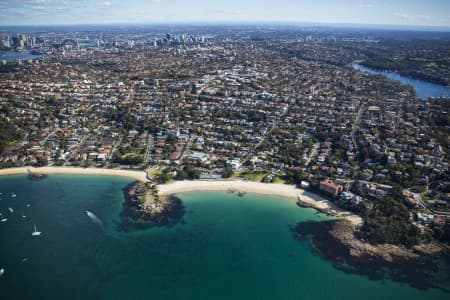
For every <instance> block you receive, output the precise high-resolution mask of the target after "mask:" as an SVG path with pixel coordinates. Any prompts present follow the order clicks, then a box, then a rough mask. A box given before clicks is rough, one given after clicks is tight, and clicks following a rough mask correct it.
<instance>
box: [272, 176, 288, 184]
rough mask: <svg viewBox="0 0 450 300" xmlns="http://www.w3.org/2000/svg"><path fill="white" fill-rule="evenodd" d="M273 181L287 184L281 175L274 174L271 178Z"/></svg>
mask: <svg viewBox="0 0 450 300" xmlns="http://www.w3.org/2000/svg"><path fill="white" fill-rule="evenodd" d="M273 183H282V184H287V181H286V180H284V179H283V178H282V177H279V176H275V178H274V179H273Z"/></svg>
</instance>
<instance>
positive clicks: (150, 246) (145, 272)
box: [0, 175, 448, 300]
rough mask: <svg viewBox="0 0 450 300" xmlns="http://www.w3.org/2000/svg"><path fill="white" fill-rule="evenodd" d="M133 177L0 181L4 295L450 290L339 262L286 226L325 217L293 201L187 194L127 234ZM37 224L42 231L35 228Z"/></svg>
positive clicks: (424, 295) (390, 294)
mask: <svg viewBox="0 0 450 300" xmlns="http://www.w3.org/2000/svg"><path fill="white" fill-rule="evenodd" d="M129 182H130V180H129V179H126V178H120V177H100V176H86V177H83V176H62V175H60V176H57V175H51V176H49V177H48V178H47V179H45V180H43V181H40V182H32V181H28V180H27V179H26V178H25V177H24V176H10V177H0V192H2V195H1V196H0V197H1V200H0V212H1V213H3V214H4V215H5V216H6V217H7V218H8V221H7V222H5V223H0V241H1V242H0V243H1V245H0V268H5V270H6V272H5V274H4V275H3V276H2V277H0V297H1V299H361V298H364V299H367V300H370V299H398V298H402V297H405V298H404V299H406V297H407V298H408V299H435V297H442V298H443V299H445V298H447V297H448V294H445V293H443V292H442V291H440V290H437V289H428V290H424V291H423V290H417V289H414V288H412V287H410V286H409V285H407V284H400V283H397V282H392V281H384V282H379V281H374V280H370V279H368V278H367V277H365V276H360V275H354V274H348V273H344V272H342V271H339V270H338V269H336V268H334V267H333V264H332V263H331V262H329V261H326V260H323V259H322V258H321V257H320V255H318V254H317V253H316V251H315V250H314V249H313V248H312V247H311V246H310V243H309V242H308V241H307V240H304V241H297V240H295V239H294V238H293V235H292V232H291V231H290V229H289V226H290V225H293V224H295V223H297V222H299V221H310V220H313V221H321V220H327V217H325V216H323V215H319V214H316V213H315V212H314V211H313V210H311V209H301V208H299V207H297V206H296V205H295V203H293V201H291V200H287V199H277V198H273V197H267V196H260V195H252V194H247V195H245V196H244V197H238V196H237V195H235V194H230V193H221V192H215V193H211V192H208V193H188V194H183V195H181V198H182V199H183V202H184V205H185V207H186V215H185V216H184V219H183V221H182V222H180V223H178V224H177V225H175V226H173V227H170V228H150V229H147V230H143V231H135V232H131V233H130V232H120V231H118V230H117V228H118V224H119V222H120V219H119V216H118V215H119V213H120V211H121V208H122V202H123V194H122V189H123V188H124V187H125V186H126V185H127V184H128V183H129ZM11 193H15V194H16V195H17V196H16V197H12V196H11ZM27 204H30V207H27ZM8 207H11V208H13V209H14V213H10V212H8ZM85 210H89V211H92V212H93V213H95V214H96V215H97V216H98V217H99V218H100V219H101V220H102V222H103V226H102V227H101V226H99V225H98V224H95V223H93V222H92V221H91V220H90V219H89V218H88V217H87V215H86V214H85ZM22 213H24V214H25V215H26V218H22V217H21V215H22ZM33 224H36V225H37V227H38V230H40V231H42V235H41V236H40V237H32V236H31V232H32V231H33ZM24 258H27V261H23V260H24Z"/></svg>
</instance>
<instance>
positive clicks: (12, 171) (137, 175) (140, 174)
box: [0, 167, 147, 182]
mask: <svg viewBox="0 0 450 300" xmlns="http://www.w3.org/2000/svg"><path fill="white" fill-rule="evenodd" d="M29 171H31V172H33V173H38V174H46V175H48V174H69V175H70V174H72V175H101V176H123V177H128V178H132V179H135V180H138V181H142V182H145V181H147V174H146V173H145V172H144V171H133V170H118V169H99V168H78V167H42V168H33V167H20V168H9V169H0V176H7V175H21V174H24V175H27V174H28V172H29Z"/></svg>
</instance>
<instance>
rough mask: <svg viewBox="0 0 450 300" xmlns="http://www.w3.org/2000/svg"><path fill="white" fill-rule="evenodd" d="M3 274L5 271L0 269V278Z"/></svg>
mask: <svg viewBox="0 0 450 300" xmlns="http://www.w3.org/2000/svg"><path fill="white" fill-rule="evenodd" d="M3 274H5V269H0V277H2V276H3Z"/></svg>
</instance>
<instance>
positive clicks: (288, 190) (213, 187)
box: [0, 167, 363, 226]
mask: <svg viewBox="0 0 450 300" xmlns="http://www.w3.org/2000/svg"><path fill="white" fill-rule="evenodd" d="M29 172H32V173H36V174H45V175H50V174H66V175H101V176H122V177H128V178H132V179H134V180H137V181H141V182H147V181H148V179H147V173H146V172H144V171H133V170H120V169H100V168H80V167H40V168H33V167H19V168H7V169H0V176H7V175H21V174H24V175H26V174H28V173H29ZM158 187H159V195H160V196H171V195H176V194H182V193H188V192H202V191H209V192H213V191H225V192H230V191H232V192H236V193H253V194H260V195H269V196H278V197H283V198H286V199H290V200H292V201H293V203H296V202H297V201H299V200H300V201H301V203H302V204H304V205H305V206H307V207H311V208H313V209H316V210H318V211H319V212H322V213H327V214H332V215H334V216H336V217H338V218H343V219H346V220H348V221H350V222H351V223H352V224H353V225H354V226H359V225H361V224H362V222H363V221H362V218H361V217H360V216H358V215H356V214H354V213H351V212H349V211H346V210H343V209H341V208H339V207H337V206H336V205H335V204H334V203H332V202H331V201H330V200H327V199H325V198H323V197H321V196H319V195H317V194H314V193H310V192H307V191H305V190H303V189H300V188H297V187H295V186H294V185H287V184H282V183H261V182H254V181H244V180H195V181H189V180H185V181H175V182H172V183H169V184H160V185H158Z"/></svg>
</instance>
